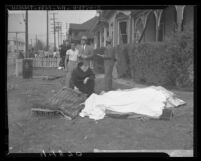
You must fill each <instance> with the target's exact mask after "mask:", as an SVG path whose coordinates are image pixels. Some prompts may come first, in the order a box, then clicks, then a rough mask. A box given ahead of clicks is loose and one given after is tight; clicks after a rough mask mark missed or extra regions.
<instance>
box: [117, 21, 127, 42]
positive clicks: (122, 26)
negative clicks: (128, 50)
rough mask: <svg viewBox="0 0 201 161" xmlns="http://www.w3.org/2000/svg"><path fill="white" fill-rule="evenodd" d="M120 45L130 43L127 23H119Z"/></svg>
mask: <svg viewBox="0 0 201 161" xmlns="http://www.w3.org/2000/svg"><path fill="white" fill-rule="evenodd" d="M119 43H120V44H127V43H128V33H127V21H122V22H119Z"/></svg>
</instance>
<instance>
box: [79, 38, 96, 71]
mask: <svg viewBox="0 0 201 161" xmlns="http://www.w3.org/2000/svg"><path fill="white" fill-rule="evenodd" d="M79 52H80V55H81V56H80V60H79V61H82V60H86V63H88V66H89V67H90V68H91V69H92V68H93V56H94V55H93V49H92V48H91V46H89V45H87V37H86V36H82V38H81V46H80V47H79Z"/></svg>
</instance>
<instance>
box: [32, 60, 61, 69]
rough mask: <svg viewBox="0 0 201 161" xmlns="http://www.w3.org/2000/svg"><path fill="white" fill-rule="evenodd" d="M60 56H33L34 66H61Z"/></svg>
mask: <svg viewBox="0 0 201 161" xmlns="http://www.w3.org/2000/svg"><path fill="white" fill-rule="evenodd" d="M59 62H60V58H33V67H47V68H54V67H55V68H56V67H59Z"/></svg>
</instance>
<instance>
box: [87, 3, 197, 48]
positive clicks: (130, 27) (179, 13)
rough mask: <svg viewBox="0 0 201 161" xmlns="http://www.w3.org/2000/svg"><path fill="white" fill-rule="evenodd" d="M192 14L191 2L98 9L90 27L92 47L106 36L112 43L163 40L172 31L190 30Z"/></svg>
mask: <svg viewBox="0 0 201 161" xmlns="http://www.w3.org/2000/svg"><path fill="white" fill-rule="evenodd" d="M193 14H194V8H193V6H191V5H171V6H164V8H163V9H156V10H150V9H149V10H147V9H145V10H102V11H99V20H98V22H97V23H96V25H94V26H93V28H92V29H91V31H92V32H93V33H94V46H95V48H100V47H104V46H105V45H106V39H107V38H108V37H109V36H110V37H112V39H113V43H112V44H113V46H116V45H119V44H128V43H134V42H136V43H140V42H153V41H164V40H166V39H168V37H169V36H171V34H172V33H174V32H176V31H186V30H189V29H193V20H194V15H193Z"/></svg>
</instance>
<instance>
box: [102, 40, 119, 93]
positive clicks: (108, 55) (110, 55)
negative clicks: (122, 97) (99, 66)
mask: <svg viewBox="0 0 201 161" xmlns="http://www.w3.org/2000/svg"><path fill="white" fill-rule="evenodd" d="M111 43H112V39H111V38H108V39H107V40H106V49H105V52H104V55H99V56H101V57H102V58H103V59H104V70H105V78H104V86H105V88H104V90H105V91H110V90H112V78H113V77H112V75H113V68H114V65H115V61H116V58H115V51H114V49H113V48H112V45H111Z"/></svg>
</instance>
